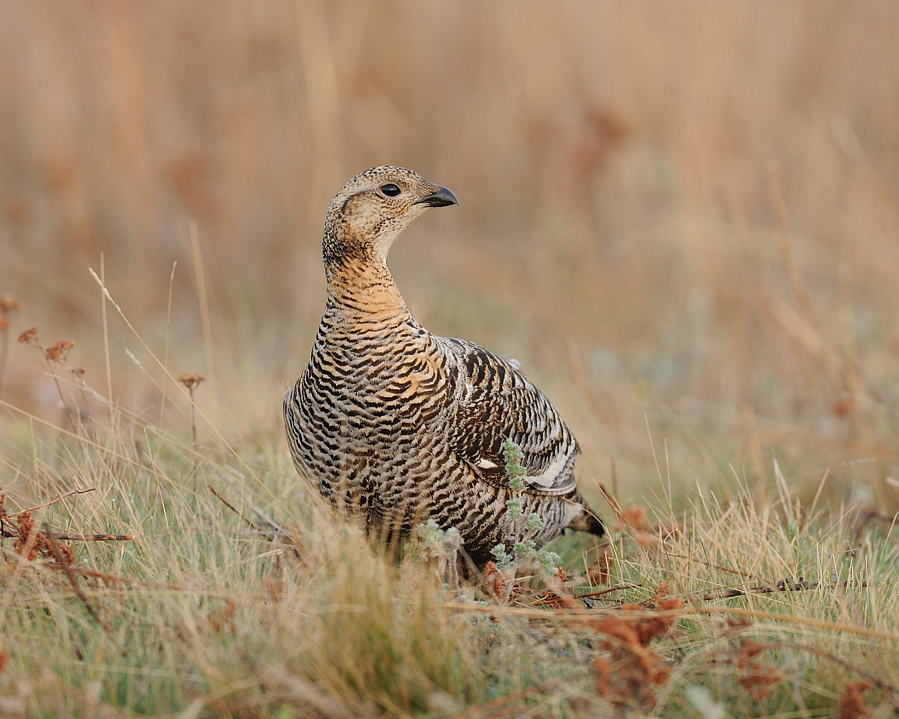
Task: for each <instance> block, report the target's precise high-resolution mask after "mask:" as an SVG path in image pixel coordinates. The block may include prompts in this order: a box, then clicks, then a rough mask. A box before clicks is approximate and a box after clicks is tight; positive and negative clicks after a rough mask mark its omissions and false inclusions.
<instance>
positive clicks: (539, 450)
mask: <svg viewBox="0 0 899 719" xmlns="http://www.w3.org/2000/svg"><path fill="white" fill-rule="evenodd" d="M451 204H458V203H457V201H456V198H455V196H454V195H453V194H452V193H451V192H450V191H449V190H447V189H446V188H444V187H440V186H439V185H435V184H433V183H431V182H428V181H427V180H425V179H424V178H423V177H421V176H420V175H418V174H417V173H415V172H413V171H411V170H407V169H405V168H401V167H389V166H384V167H376V168H373V169H371V170H367V171H366V172H363V173H362V174H360V175H357V176H356V177H354V178H353V179H352V180H350V181H349V182H348V183H347V184H346V185H345V186H344V187H343V189H342V190H341V191H340V192H339V193H338V194H337V195H336V196H335V197H334V199H333V200H332V201H331V203H330V205H329V207H328V213H327V216H326V221H325V229H324V239H323V242H322V254H323V258H324V263H325V274H326V276H327V280H328V301H327V306H326V309H325V314H324V317H323V318H322V321H321V326H320V327H319V330H318V334H317V336H316V338H315V344H314V346H313V349H312V356H311V358H310V360H309V364H308V365H307V367H306V371H305V372H304V373H303V376H302V377H301V378H300V379H299V381H298V382H297V383H296V385H295V386H294V387H293V388H292V389H291V390H289V391H288V392H287V393H286V394H285V396H284V419H285V426H286V429H287V439H288V444H289V445H290V450H291V454H292V455H293V460H294V463H295V464H296V467H297V470H298V471H299V472H300V474H301V475H302V476H303V477H305V478H306V479H307V480H308V481H309V482H311V483H312V484H313V485H315V486H316V487H317V488H318V489H319V490H320V492H321V493H322V494H323V495H324V496H325V497H327V498H328V499H329V500H330V501H331V503H332V504H334V505H335V506H337V507H339V508H341V509H343V510H344V511H346V512H348V513H350V514H354V515H358V516H360V517H362V518H363V520H364V521H365V523H366V525H367V527H368V529H369V530H370V531H377V532H381V533H382V534H383V535H384V536H386V537H387V538H395V537H396V536H398V535H402V534H407V533H408V532H409V531H410V530H411V529H412V528H413V527H414V526H415V525H416V524H418V523H419V522H422V521H425V520H427V519H434V520H435V521H436V522H437V523H438V524H439V525H440V526H441V527H442V528H444V529H448V528H449V527H456V528H457V529H458V530H459V532H460V533H461V535H462V539H463V542H464V547H465V550H466V552H467V553H468V555H469V556H470V557H471V558H472V560H473V561H474V562H475V563H476V564H483V563H484V562H486V561H487V560H488V559H489V558H490V550H491V549H492V548H493V547H494V546H495V545H497V544H499V543H502V542H505V541H507V539H508V537H507V533H508V523H507V521H506V501H507V500H508V499H510V498H512V497H513V496H519V497H520V499H521V504H522V511H523V516H525V517H527V516H528V515H529V514H530V513H531V512H536V513H537V514H538V515H539V516H540V517H541V519H542V520H543V521H542V526H541V528H540V529H539V530H537V532H536V534H535V535H533V537H532V538H533V539H534V541H535V543H536V545H537V546H538V547H540V546H542V545H543V544H544V543H546V542H547V541H549V540H550V539H552V538H553V537H555V536H556V535H557V534H559V533H560V532H561V531H562V529H564V528H566V527H570V528H574V529H579V530H583V531H589V532H592V533H594V534H597V535H601V534H602V533H603V526H602V524H601V523H600V521H599V520H598V519H597V518H596V516H595V515H593V514H592V513H591V512H590V511H589V510H588V509H587V508H586V505H585V503H584V500H583V498H582V496H581V494H580V492H579V490H578V488H577V485H576V482H575V477H574V461H575V456H576V455H577V454H578V452H579V448H578V444H577V441H576V440H575V438H574V437H573V436H572V434H571V432H570V431H569V429H568V427H567V426H566V425H565V423H564V422H563V421H562V419H561V417H560V416H559V414H558V413H557V412H556V410H555V409H554V408H553V406H552V405H551V404H550V402H549V400H547V399H546V397H545V396H544V395H543V393H541V392H540V390H538V389H537V388H536V387H535V386H534V385H533V384H531V383H530V382H529V381H528V380H527V379H526V378H525V377H524V375H523V374H521V372H519V371H518V369H517V368H515V367H513V366H512V365H511V364H510V363H508V362H506V361H505V360H503V359H501V358H500V357H497V356H496V355H494V354H492V353H490V352H488V351H487V350H485V349H483V348H481V347H479V346H477V345H475V344H473V343H471V342H467V341H465V340H459V339H449V338H446V337H438V336H435V335H432V334H431V333H430V332H428V331H427V330H426V329H424V328H423V327H421V326H420V325H419V324H418V323H417V322H416V321H415V319H414V318H413V317H412V316H411V314H410V313H409V311H408V310H407V309H406V305H405V303H404V302H403V299H402V297H401V296H400V293H399V290H398V289H397V287H396V285H395V284H394V281H393V278H392V277H391V275H390V271H389V270H388V269H387V252H388V250H389V249H390V245H391V244H392V243H393V241H394V240H395V239H396V237H397V235H399V233H400V232H401V231H402V230H403V228H405V227H406V226H407V225H408V224H409V223H410V222H412V220H414V219H415V218H416V217H418V216H419V215H421V214H422V213H423V212H424V211H426V210H427V209H429V208H431V207H442V206H446V205H451ZM507 439H511V440H512V441H514V442H515V443H516V444H517V445H518V446H519V447H520V448H521V452H522V458H521V460H520V462H521V466H522V467H523V469H524V470H525V476H524V481H525V488H524V490H523V491H520V492H513V491H512V490H511V489H510V487H509V479H508V477H507V476H506V471H505V466H504V455H503V443H504V442H505V441H506V440H507Z"/></svg>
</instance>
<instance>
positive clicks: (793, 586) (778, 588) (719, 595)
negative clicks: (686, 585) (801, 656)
mask: <svg viewBox="0 0 899 719" xmlns="http://www.w3.org/2000/svg"><path fill="white" fill-rule="evenodd" d="M867 586H868V583H867V582H853V581H848V580H846V581H842V582H806V581H805V580H804V579H803V578H802V577H799V581H798V582H788V581H787V580H786V579H781V580H780V581H779V582H777V583H776V584H774V585H770V584H765V585H762V586H760V587H747V588H745V589H724V590H722V591H720V592H715V593H712V594H705V595H703V597H702V599H703V600H705V601H707V602H708V601H711V600H713V599H730V598H732V597H744V596H746V595H748V594H773V593H775V592H801V591H803V590H806V589H818V588H819V587H830V588H832V589H835V588H841V589H845V588H846V587H867Z"/></svg>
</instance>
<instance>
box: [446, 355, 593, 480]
mask: <svg viewBox="0 0 899 719" xmlns="http://www.w3.org/2000/svg"><path fill="white" fill-rule="evenodd" d="M435 339H438V340H439V341H440V342H441V343H443V344H444V348H445V350H446V352H447V354H451V355H453V356H455V357H456V358H457V360H458V364H457V367H458V372H459V376H458V381H457V383H456V387H457V390H456V402H455V403H454V412H453V417H452V421H451V423H450V429H449V435H450V437H449V444H450V448H451V449H452V451H453V452H454V453H455V454H456V456H457V457H459V458H460V459H461V460H462V461H464V462H466V463H467V464H468V465H469V467H470V468H471V470H472V471H473V472H474V473H475V474H476V475H477V476H479V477H480V478H482V479H484V480H485V481H487V482H490V483H491V484H494V485H498V486H504V487H507V486H508V483H509V477H508V476H507V473H506V467H505V464H506V457H505V455H504V452H503V444H504V443H505V442H506V440H509V439H511V440H512V441H513V442H514V443H515V444H516V445H517V446H518V447H519V449H520V450H521V454H522V456H521V458H520V460H519V462H520V464H521V466H522V468H523V469H524V470H525V474H524V476H523V477H522V479H523V480H524V482H525V489H526V490H527V491H531V492H536V493H540V494H568V493H569V492H571V491H572V490H573V489H574V488H575V478H574V472H573V471H572V470H573V466H574V458H575V456H576V455H577V454H578V453H579V452H580V448H579V447H578V444H577V440H575V438H574V436H573V435H572V434H571V431H570V430H569V429H568V427H567V426H566V425H565V423H564V422H563V421H562V418H561V417H560V416H559V413H558V412H556V410H555V408H554V407H553V406H552V404H550V401H549V400H548V399H547V398H546V396H545V395H544V394H543V393H542V392H541V391H540V390H539V389H537V388H536V387H535V386H534V385H533V384H531V382H529V381H528V379H527V378H526V377H525V376H524V375H523V374H521V372H519V371H518V369H517V368H516V367H513V366H512V365H511V364H510V363H509V362H507V361H506V360H504V359H502V358H500V357H497V356H496V355H494V354H493V353H491V352H488V351H487V350H485V349H484V348H483V347H479V346H478V345H476V344H474V343H472V342H467V341H465V340H458V339H449V338H443V337H441V338H435Z"/></svg>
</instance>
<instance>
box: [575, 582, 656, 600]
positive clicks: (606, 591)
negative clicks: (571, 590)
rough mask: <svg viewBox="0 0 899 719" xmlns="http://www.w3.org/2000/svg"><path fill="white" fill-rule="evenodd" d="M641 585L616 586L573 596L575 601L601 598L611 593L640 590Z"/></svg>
mask: <svg viewBox="0 0 899 719" xmlns="http://www.w3.org/2000/svg"><path fill="white" fill-rule="evenodd" d="M642 587H643V585H642V584H616V585H615V586H614V587H609V588H608V589H603V590H601V591H599V592H589V593H587V594H575V595H574V598H575V599H592V598H593V597H601V596H603V595H604V594H611V593H612V592H621V591H623V590H625V589H640V588H642Z"/></svg>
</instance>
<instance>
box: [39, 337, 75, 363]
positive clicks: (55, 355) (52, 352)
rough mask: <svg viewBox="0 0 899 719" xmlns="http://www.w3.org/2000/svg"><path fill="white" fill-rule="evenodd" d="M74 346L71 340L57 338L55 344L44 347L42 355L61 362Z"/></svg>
mask: <svg viewBox="0 0 899 719" xmlns="http://www.w3.org/2000/svg"><path fill="white" fill-rule="evenodd" d="M74 346H75V343H74V342H72V340H59V342H57V343H56V344H53V345H50V346H49V347H44V356H46V358H47V359H48V360H50V361H51V362H57V361H58V362H62V361H63V360H65V358H66V357H67V356H68V354H69V351H70V350H71V349H72V347H74Z"/></svg>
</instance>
